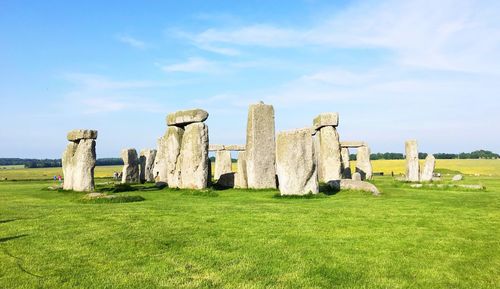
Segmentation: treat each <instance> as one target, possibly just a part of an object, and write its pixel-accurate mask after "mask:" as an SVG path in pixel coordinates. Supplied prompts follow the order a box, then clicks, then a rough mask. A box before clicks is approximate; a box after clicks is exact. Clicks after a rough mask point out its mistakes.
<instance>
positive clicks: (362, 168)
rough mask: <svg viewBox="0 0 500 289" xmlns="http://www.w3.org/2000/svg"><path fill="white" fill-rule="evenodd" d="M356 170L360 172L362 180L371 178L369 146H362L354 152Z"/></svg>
mask: <svg viewBox="0 0 500 289" xmlns="http://www.w3.org/2000/svg"><path fill="white" fill-rule="evenodd" d="M356 172H358V173H360V174H361V179H362V180H371V179H372V175H373V170H372V163H371V161H370V148H369V147H368V146H362V147H359V148H358V153H357V154H356Z"/></svg>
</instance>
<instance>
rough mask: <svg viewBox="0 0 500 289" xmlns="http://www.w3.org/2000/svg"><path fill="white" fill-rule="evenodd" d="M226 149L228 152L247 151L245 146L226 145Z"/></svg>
mask: <svg viewBox="0 0 500 289" xmlns="http://www.w3.org/2000/svg"><path fill="white" fill-rule="evenodd" d="M224 149H225V150H227V151H244V150H246V148H245V146H244V145H225V146H224Z"/></svg>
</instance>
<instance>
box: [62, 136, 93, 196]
mask: <svg viewBox="0 0 500 289" xmlns="http://www.w3.org/2000/svg"><path fill="white" fill-rule="evenodd" d="M96 138H97V131H96V130H73V131H70V132H69V133H68V135H67V139H68V140H69V141H70V143H69V144H68V146H67V147H66V150H65V151H64V153H63V156H62V166H63V174H64V184H63V188H64V189H65V190H75V191H79V192H90V191H93V190H94V168H95V163H96V153H95V145H96V142H95V139H96Z"/></svg>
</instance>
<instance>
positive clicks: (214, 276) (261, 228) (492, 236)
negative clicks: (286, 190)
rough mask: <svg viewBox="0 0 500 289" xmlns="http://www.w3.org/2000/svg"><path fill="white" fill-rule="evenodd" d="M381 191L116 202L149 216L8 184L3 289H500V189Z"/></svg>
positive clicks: (396, 186) (386, 180)
mask: <svg viewBox="0 0 500 289" xmlns="http://www.w3.org/2000/svg"><path fill="white" fill-rule="evenodd" d="M116 168H117V167H105V169H103V168H102V167H101V168H97V169H96V174H101V173H102V174H107V173H108V172H111V173H112V172H113V171H114V170H116ZM118 170H119V167H118ZM49 171H50V170H49ZM98 172H99V173H98ZM43 174H48V175H49V176H50V175H52V174H53V172H52V171H51V172H50V173H49V172H46V173H42V172H38V171H37V172H36V174H35V173H31V176H34V175H37V176H38V175H43ZM110 181H111V180H110V179H97V180H96V183H97V189H98V190H100V191H108V190H109V189H111V188H113V186H114V185H113V184H112V183H110ZM374 183H375V184H376V185H377V186H378V187H379V189H380V190H381V191H382V196H380V197H373V196H371V195H370V194H369V193H362V192H355V191H342V192H339V193H337V194H334V195H323V194H320V195H319V196H318V197H313V198H280V197H276V193H277V191H273V190H258V191H251V190H234V189H230V190H206V191H189V190H175V189H168V188H167V189H163V190H159V189H157V188H156V187H154V186H153V185H152V184H147V185H137V186H134V188H135V189H136V190H135V191H128V192H120V193H113V194H116V195H120V196H124V197H127V196H141V197H143V198H144V199H145V200H144V201H142V202H130V203H99V202H84V201H82V196H83V195H84V194H82V193H76V192H64V191H51V190H47V187H49V186H53V185H55V184H57V182H54V181H50V180H42V181H1V182H0V263H1V264H2V266H0V288H158V287H161V288H499V287H500V277H499V276H500V230H499V228H500V178H499V177H488V176H481V177H475V176H467V177H466V178H465V180H464V181H462V183H464V184H483V185H485V186H486V190H480V191H470V190H465V189H456V188H454V189H451V188H450V189H435V188H433V189H414V188H411V187H409V185H407V184H404V183H397V182H395V181H393V180H392V178H390V177H376V178H375V180H374ZM108 192H110V191H108ZM110 193H111V192H110Z"/></svg>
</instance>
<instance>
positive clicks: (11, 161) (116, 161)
mask: <svg viewBox="0 0 500 289" xmlns="http://www.w3.org/2000/svg"><path fill="white" fill-rule="evenodd" d="M19 165H23V166H24V167H26V168H54V167H61V166H62V164H61V159H20V158H0V166H19ZM96 165H98V166H116V165H123V160H122V159H121V158H103V159H97V160H96Z"/></svg>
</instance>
